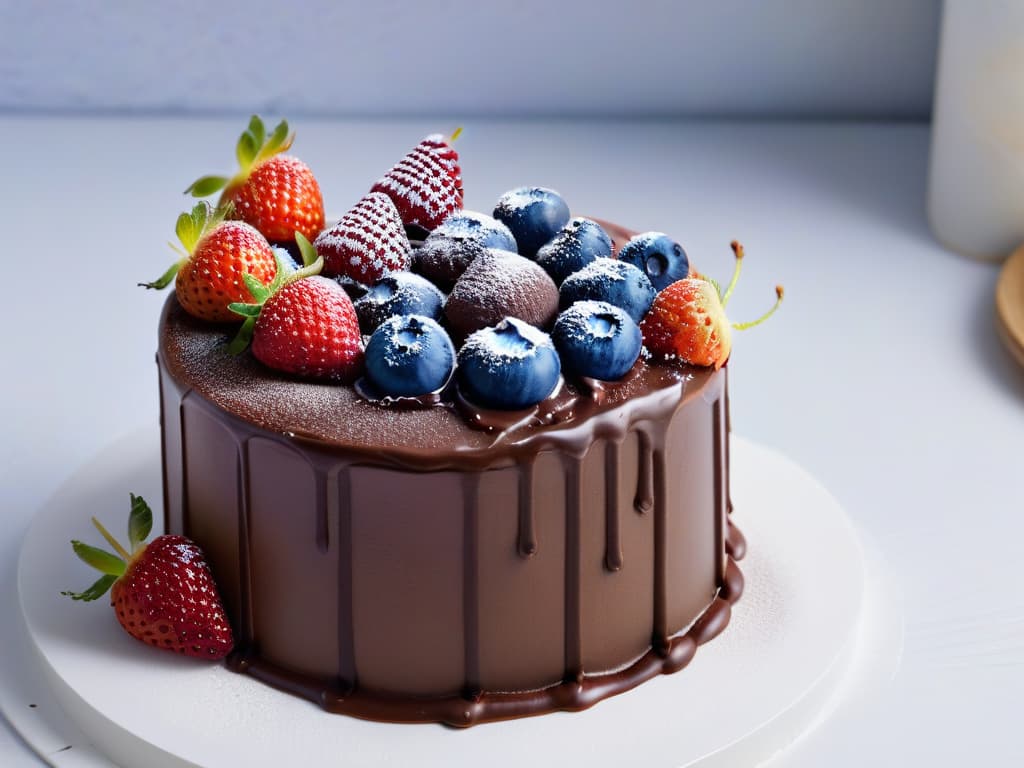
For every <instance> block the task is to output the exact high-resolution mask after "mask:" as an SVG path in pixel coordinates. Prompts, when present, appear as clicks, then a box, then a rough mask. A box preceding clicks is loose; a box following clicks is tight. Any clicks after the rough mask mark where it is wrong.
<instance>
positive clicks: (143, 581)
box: [61, 494, 233, 659]
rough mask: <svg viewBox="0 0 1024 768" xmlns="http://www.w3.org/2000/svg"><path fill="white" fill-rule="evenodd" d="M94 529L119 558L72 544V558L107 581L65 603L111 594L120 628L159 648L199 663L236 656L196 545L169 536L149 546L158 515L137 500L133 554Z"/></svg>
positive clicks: (70, 594) (133, 501)
mask: <svg viewBox="0 0 1024 768" xmlns="http://www.w3.org/2000/svg"><path fill="white" fill-rule="evenodd" d="M92 522H93V525H95V526H96V528H97V529H98V530H99V532H100V533H101V534H102V535H103V538H104V539H106V540H107V542H108V543H109V544H110V546H112V547H113V548H114V551H116V552H117V555H114V554H111V553H110V552H107V551H105V550H102V549H98V548H96V547H92V546H89V545H88V544H83V543H82V542H80V541H72V542H71V546H72V548H73V549H74V551H75V554H76V555H78V557H79V558H81V559H82V560H83V561H84V562H86V563H88V564H89V565H91V566H92V567H94V568H96V569H97V570H100V571H102V572H103V574H104V575H103V576H102V577H101V578H100V579H99V581H97V582H96V583H95V584H93V585H92V586H91V587H89V588H88V589H86V590H85V591H84V592H62V593H61V594H62V595H67V596H68V597H70V598H72V599H73V600H85V601H89V600H96V599H98V598H100V597H102V596H103V595H104V594H106V592H107V590H108V589H109V590H110V597H111V602H110V604H111V605H112V606H113V607H114V612H115V614H116V615H117V620H118V621H119V622H120V623H121V626H122V627H124V629H125V631H126V632H128V634H129V635H131V636H132V637H134V638H135V639H137V640H141V641H142V642H144V643H148V644H149V645H152V646H154V647H155V648H161V649H163V650H167V651H174V652H175V653H181V654H184V655H185V656H194V657H196V658H200V659H220V658H223V657H224V656H226V655H227V654H228V652H229V651H231V648H232V645H233V640H232V635H231V625H230V624H229V623H228V619H227V616H226V615H225V613H224V606H223V605H222V603H221V600H220V595H219V593H218V592H217V585H216V584H215V583H214V581H213V575H212V573H211V572H210V567H209V565H207V563H206V558H205V557H204V556H203V553H202V551H201V550H200V549H199V547H198V546H196V544H195V543H194V542H192V541H190V540H189V539H186V538H185V537H184V536H169V535H164V536H157V537H156V538H155V539H153V541H151V542H150V543H149V544H146V543H144V542H145V540H146V537H147V536H149V532H150V530H151V529H152V527H153V513H152V512H151V511H150V509H149V506H148V505H147V504H146V502H145V500H144V499H142V498H141V497H140V496H135V495H134V494H132V496H131V513H130V515H129V517H128V540H129V542H130V544H129V546H130V547H131V551H128V550H126V549H125V548H124V547H122V546H121V544H120V543H119V542H118V541H117V540H116V539H115V538H114V537H113V536H111V535H110V533H109V532H108V531H107V529H106V528H104V527H103V525H102V524H101V523H100V522H99V521H98V520H97V519H96V518H95V517H94V518H93V519H92ZM118 555H120V557H118Z"/></svg>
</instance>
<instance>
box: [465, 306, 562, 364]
mask: <svg viewBox="0 0 1024 768" xmlns="http://www.w3.org/2000/svg"><path fill="white" fill-rule="evenodd" d="M554 348H555V346H554V344H553V343H552V342H551V337H550V336H548V335H547V334H546V333H544V332H543V331H541V330H539V329H537V328H534V327H533V326H532V325H529V324H528V323H524V322H523V321H521V320H517V319H516V318H513V317H507V318H505V319H504V320H502V321H501V322H500V323H498V324H497V325H496V326H494V328H484V329H482V330H479V331H477V332H476V333H474V334H473V335H471V336H470V337H469V338H468V339H466V343H465V344H463V345H462V350H461V354H466V355H469V354H473V355H475V356H476V357H477V359H478V360H480V362H482V363H483V364H484V365H486V366H487V369H488V370H490V371H493V372H496V371H499V370H501V369H502V368H504V367H505V366H506V365H508V363H510V362H512V361H513V360H524V359H526V358H529V357H534V356H536V354H537V350H539V349H552V350H553V349H554Z"/></svg>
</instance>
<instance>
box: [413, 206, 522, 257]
mask: <svg viewBox="0 0 1024 768" xmlns="http://www.w3.org/2000/svg"><path fill="white" fill-rule="evenodd" d="M445 237H464V238H471V239H473V240H476V241H477V242H479V243H481V244H482V245H483V246H484V247H486V248H500V249H501V250H503V251H512V252H513V253H515V252H516V239H515V237H514V236H513V234H512V230H510V229H509V228H508V227H507V226H505V224H503V223H502V222H500V221H498V220H497V219H494V218H491V217H490V216H488V215H487V214H486V213H477V212H476V211H465V210H463V211H456V212H455V213H453V214H452V215H451V216H449V217H448V218H447V219H445V220H444V221H443V222H442V223H441V225H440V226H439V227H438V228H437V229H435V230H434V231H433V232H431V233H430V236H429V237H427V240H428V241H429V240H431V239H438V238H445Z"/></svg>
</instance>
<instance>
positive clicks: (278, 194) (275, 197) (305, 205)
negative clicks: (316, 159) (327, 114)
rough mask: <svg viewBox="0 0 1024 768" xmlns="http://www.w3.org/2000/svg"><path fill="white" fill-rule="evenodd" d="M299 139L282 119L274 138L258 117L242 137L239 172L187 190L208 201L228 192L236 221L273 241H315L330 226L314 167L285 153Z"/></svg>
mask: <svg viewBox="0 0 1024 768" xmlns="http://www.w3.org/2000/svg"><path fill="white" fill-rule="evenodd" d="M294 140H295V134H289V133H288V122H287V121H285V120H282V121H281V122H280V123H278V124H277V126H276V127H275V128H274V130H273V131H271V132H270V133H269V134H268V133H267V131H266V127H265V126H264V125H263V121H262V120H261V119H260V117H259V116H258V115H253V116H252V118H251V119H250V120H249V125H248V126H247V127H246V129H245V131H243V132H242V135H241V136H240V137H239V139H238V145H237V147H236V148H235V154H236V156H237V157H238V165H239V169H238V173H236V174H235V175H234V176H233V177H232V178H227V177H226V176H203V177H202V178H200V179H197V180H196V181H195V182H193V183H192V185H191V186H189V188H188V189H186V190H185V192H186V193H188V194H191V195H192V196H193V197H206V196H207V195H212V194H213V193H214V192H219V191H221V190H223V193H222V194H221V197H220V205H222V206H223V205H227V204H228V203H231V204H232V212H231V214H230V215H231V217H232V218H236V219H241V220H242V221H245V222H247V223H249V224H251V225H252V226H254V227H256V229H258V230H259V231H260V232H261V233H263V236H264V237H266V238H267V239H268V240H269V241H270V242H272V243H289V242H292V241H293V240H294V239H295V233H296V232H299V233H301V234H302V235H303V236H304V237H306V238H307V239H309V240H312V239H313V238H314V237H316V236H317V235H318V234H319V233H320V230H321V229H323V228H324V199H323V195H322V194H321V192H320V184H319V183H318V182H317V180H316V177H315V176H313V171H311V170H310V168H309V166H308V165H306V164H305V163H304V162H302V161H301V160H299V159H298V158H297V157H292V156H290V155H285V154H283V153H285V152H287V151H288V150H289V149H290V148H291V146H292V142H293V141H294Z"/></svg>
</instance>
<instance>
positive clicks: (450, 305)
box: [444, 248, 558, 341]
mask: <svg viewBox="0 0 1024 768" xmlns="http://www.w3.org/2000/svg"><path fill="white" fill-rule="evenodd" d="M444 314H445V317H446V318H447V321H448V327H449V329H450V330H451V332H452V336H453V337H454V338H455V339H457V340H458V341H462V340H463V339H465V338H466V337H467V336H469V334H471V333H473V331H478V330H480V329H481V328H487V327H489V326H492V325H496V324H497V323H499V322H501V321H502V320H503V319H504V318H506V317H517V318H519V319H520V320H523V321H525V322H527V323H530V325H535V326H537V327H538V328H548V327H550V326H551V323H552V322H554V319H555V315H557V314H558V288H556V287H555V283H554V281H552V279H551V278H550V277H549V276H548V273H547V272H545V271H544V270H543V269H542V268H541V267H539V266H538V265H537V264H536V262H533V261H530V260H529V259H527V258H524V257H522V256H519V255H518V254H515V253H511V252H509V251H500V250H498V249H496V248H488V249H487V250H486V251H485V252H484V253H482V254H480V255H479V256H477V257H476V258H475V259H474V260H473V261H472V262H471V263H470V265H469V266H468V267H467V268H466V271H465V272H463V274H462V277H460V278H459V280H458V282H456V283H455V287H454V288H452V292H451V294H450V295H449V296H448V301H447V302H446V303H445V306H444Z"/></svg>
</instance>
